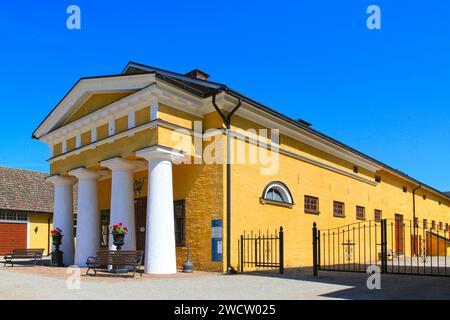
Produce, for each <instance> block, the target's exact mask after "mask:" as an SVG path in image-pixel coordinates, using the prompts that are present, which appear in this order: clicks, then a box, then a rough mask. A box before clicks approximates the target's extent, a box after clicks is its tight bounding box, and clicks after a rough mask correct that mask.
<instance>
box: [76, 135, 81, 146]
mask: <svg viewBox="0 0 450 320" xmlns="http://www.w3.org/2000/svg"><path fill="white" fill-rule="evenodd" d="M80 147H81V132H77V134H76V136H75V148H77V149H78V148H80Z"/></svg>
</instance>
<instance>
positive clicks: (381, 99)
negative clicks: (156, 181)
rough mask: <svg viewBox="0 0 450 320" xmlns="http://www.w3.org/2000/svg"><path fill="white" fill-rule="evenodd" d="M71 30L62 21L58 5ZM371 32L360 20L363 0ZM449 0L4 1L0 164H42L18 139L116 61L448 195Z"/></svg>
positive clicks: (42, 150) (32, 145) (34, 145)
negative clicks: (217, 91) (248, 102)
mask: <svg viewBox="0 0 450 320" xmlns="http://www.w3.org/2000/svg"><path fill="white" fill-rule="evenodd" d="M70 4H77V5H79V6H80V7H81V10H82V30H81V31H69V30H68V29H67V28H66V23H65V22H66V18H67V14H66V8H67V7H68V6H69V5H70ZM370 4H377V5H379V6H380V7H381V10H382V29H381V30H379V31H370V30H368V29H367V28H366V18H367V14H366V8H367V7H368V6H369V5H370ZM449 13H450V2H449V1H447V0H441V1H438V0H429V1H426V2H424V1H411V0H408V1H406V0H396V1H392V0H390V1H385V0H371V1H366V0H354V1H349V0H346V1H332V0H329V1H323V0H295V1H289V2H287V1H281V0H280V1H263V0H258V1H250V0H248V1H247V0H246V1H242V0H241V1H235V0H233V1H213V0H208V1H194V0H192V1H185V0H184V1H133V0H127V1H110V0H109V1H99V0H96V1H92V0H91V1H87V0H73V1H70V2H69V1H65V0H58V1H53V0H46V1H44V0H43V1H20V2H13V1H10V2H4V3H2V6H1V8H0V35H1V40H2V48H1V50H0V70H1V86H0V94H1V96H2V102H1V108H2V110H1V111H2V121H1V124H2V125H1V127H0V134H1V142H0V146H1V149H0V150H1V151H0V165H3V166H11V167H18V168H24V169H31V170H42V171H48V165H47V163H46V162H45V160H46V159H47V157H48V150H47V147H46V146H45V145H44V144H41V143H39V142H37V141H33V140H32V139H31V138H30V137H31V134H32V132H33V130H34V129H35V128H36V127H37V126H38V125H39V123H40V122H41V120H43V118H44V117H45V116H46V115H47V114H48V112H49V111H50V110H51V109H52V108H53V107H54V106H55V105H56V104H57V103H58V102H59V100H60V99H61V98H62V97H63V96H64V94H65V93H66V92H67V91H68V90H69V89H70V88H71V87H72V85H74V84H75V82H76V81H77V80H78V78H80V77H83V76H95V75H103V74H115V73H119V72H120V71H121V70H122V68H123V67H124V66H125V64H126V63H127V62H128V61H129V60H132V61H137V62H141V63H144V64H149V65H152V66H156V67H161V68H166V69H169V70H173V71H178V72H187V71H190V70H191V69H193V68H200V69H202V70H204V71H205V72H207V73H209V74H211V75H212V78H211V80H213V81H217V82H222V83H226V84H228V85H229V86H231V87H232V88H234V89H236V90H238V91H240V92H242V93H244V94H246V95H248V96H250V97H252V98H254V99H256V100H258V101H260V102H262V103H264V104H266V105H268V106H271V107H273V108H275V109H277V110H279V111H281V112H283V113H285V114H287V115H289V116H291V117H295V118H296V117H300V118H303V119H305V120H307V121H310V122H312V123H313V124H314V127H315V128H316V129H318V130H320V131H323V132H324V133H326V134H329V135H331V136H333V137H335V138H337V139H338V140H341V141H342V142H345V143H347V144H349V145H350V146H352V147H355V148H357V149H358V150H360V151H362V152H365V153H367V154H369V155H371V156H373V157H375V158H377V159H379V160H381V161H384V162H386V163H387V164H389V165H391V166H393V167H395V168H398V169H400V170H402V171H404V172H406V173H408V174H409V175H411V176H413V177H415V178H417V179H419V180H422V181H423V182H426V183H428V184H431V185H432V186H434V187H436V188H438V189H441V190H450V148H449V147H450V112H449V111H450V22H449V20H448V16H449Z"/></svg>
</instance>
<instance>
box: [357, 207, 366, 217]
mask: <svg viewBox="0 0 450 320" xmlns="http://www.w3.org/2000/svg"><path fill="white" fill-rule="evenodd" d="M356 219H358V220H365V219H366V208H364V207H361V206H356Z"/></svg>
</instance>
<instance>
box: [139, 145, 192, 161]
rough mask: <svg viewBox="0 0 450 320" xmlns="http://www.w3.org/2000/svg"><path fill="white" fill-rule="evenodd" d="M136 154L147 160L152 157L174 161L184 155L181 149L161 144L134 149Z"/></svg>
mask: <svg viewBox="0 0 450 320" xmlns="http://www.w3.org/2000/svg"><path fill="white" fill-rule="evenodd" d="M136 156H138V157H141V158H144V159H145V160H147V161H149V160H152V159H166V160H171V161H175V160H176V159H180V158H183V157H184V153H183V151H180V150H176V149H171V148H167V147H163V146H152V147H150V148H146V149H142V150H138V151H136Z"/></svg>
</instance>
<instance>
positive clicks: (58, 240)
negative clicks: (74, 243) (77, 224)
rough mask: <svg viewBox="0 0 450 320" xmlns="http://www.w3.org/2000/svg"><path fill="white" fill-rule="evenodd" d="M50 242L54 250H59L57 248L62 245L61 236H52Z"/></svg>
mask: <svg viewBox="0 0 450 320" xmlns="http://www.w3.org/2000/svg"><path fill="white" fill-rule="evenodd" d="M52 240H53V245H54V246H55V247H56V248H59V246H60V245H61V243H62V236H61V235H58V236H52Z"/></svg>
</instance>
